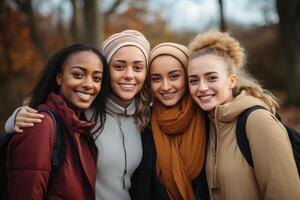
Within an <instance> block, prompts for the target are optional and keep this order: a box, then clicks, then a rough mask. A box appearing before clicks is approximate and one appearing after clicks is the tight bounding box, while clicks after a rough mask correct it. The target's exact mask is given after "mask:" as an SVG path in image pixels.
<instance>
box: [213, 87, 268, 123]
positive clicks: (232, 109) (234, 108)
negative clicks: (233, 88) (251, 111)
mask: <svg viewBox="0 0 300 200" xmlns="http://www.w3.org/2000/svg"><path fill="white" fill-rule="evenodd" d="M255 105H260V106H263V107H265V108H266V109H267V110H269V107H268V106H267V105H266V104H265V103H264V102H263V101H262V100H260V99H258V98H256V97H254V96H251V95H249V94H248V93H247V92H246V91H242V92H241V93H240V94H239V95H238V96H236V97H235V98H234V99H233V101H231V102H228V103H226V104H223V105H219V106H217V107H216V109H215V115H214V116H215V120H217V121H220V122H225V123H226V122H232V121H234V120H236V118H237V117H238V115H239V114H240V113H242V112H243V111H244V110H245V109H247V108H250V107H252V106H255Z"/></svg>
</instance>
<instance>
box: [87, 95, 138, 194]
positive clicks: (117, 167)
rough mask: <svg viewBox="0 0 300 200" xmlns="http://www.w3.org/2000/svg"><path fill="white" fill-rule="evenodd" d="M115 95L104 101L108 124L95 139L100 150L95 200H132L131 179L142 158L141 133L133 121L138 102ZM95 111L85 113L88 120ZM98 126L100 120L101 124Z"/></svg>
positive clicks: (106, 122)
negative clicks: (115, 96)
mask: <svg viewBox="0 0 300 200" xmlns="http://www.w3.org/2000/svg"><path fill="white" fill-rule="evenodd" d="M126 103H127V104H124V102H122V101H120V99H118V98H114V97H112V96H110V97H108V98H107V99H106V101H105V106H106V112H107V115H106V121H105V124H104V128H103V130H102V131H101V132H99V133H96V135H99V136H98V137H97V139H96V146H97V148H98V160H97V178H96V199H97V200H100V199H101V200H102V199H103V200H106V199H124V200H130V195H129V191H128V190H129V187H130V185H131V183H130V177H131V176H132V174H133V172H134V171H135V169H136V168H137V167H138V165H139V164H140V162H141V159H142V142H141V134H140V132H139V129H138V127H137V125H136V123H135V120H134V117H133V115H134V113H135V101H134V100H132V101H131V102H126ZM92 113H93V110H92V109H89V110H87V111H86V112H85V114H86V115H87V118H88V119H89V118H90V117H91V116H92ZM98 123H99V121H98Z"/></svg>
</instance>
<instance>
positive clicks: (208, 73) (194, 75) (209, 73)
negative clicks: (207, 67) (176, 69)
mask: <svg viewBox="0 0 300 200" xmlns="http://www.w3.org/2000/svg"><path fill="white" fill-rule="evenodd" d="M211 74H218V73H217V72H207V73H205V74H204V76H208V75H211ZM188 77H197V75H196V74H192V75H189V76H188Z"/></svg>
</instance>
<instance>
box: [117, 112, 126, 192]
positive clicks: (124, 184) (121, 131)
mask: <svg viewBox="0 0 300 200" xmlns="http://www.w3.org/2000/svg"><path fill="white" fill-rule="evenodd" d="M125 112H126V110H125ZM117 124H118V126H119V129H120V133H121V138H122V147H123V152H124V172H123V177H122V185H123V189H125V186H126V180H125V176H126V174H127V153H126V147H125V135H124V132H123V130H122V127H121V120H120V116H119V115H117Z"/></svg>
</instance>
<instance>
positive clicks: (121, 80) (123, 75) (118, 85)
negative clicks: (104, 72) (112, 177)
mask: <svg viewBox="0 0 300 200" xmlns="http://www.w3.org/2000/svg"><path fill="white" fill-rule="evenodd" d="M109 74H110V81H111V82H110V84H111V88H112V91H113V93H114V94H115V95H116V96H118V97H119V98H120V99H121V100H123V101H130V100H132V99H133V98H134V97H135V95H136V94H137V93H138V92H139V91H140V90H141V88H142V86H143V84H144V82H145V78H146V74H147V66H146V58H145V56H144V54H143V52H142V51H141V50H140V49H139V48H138V47H135V46H124V47H122V48H120V49H119V50H118V51H117V52H116V53H115V54H114V55H113V56H112V58H111V61H110V63H109Z"/></svg>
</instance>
